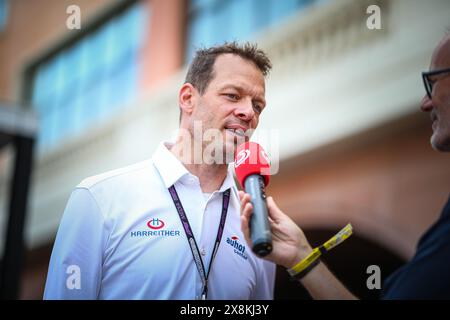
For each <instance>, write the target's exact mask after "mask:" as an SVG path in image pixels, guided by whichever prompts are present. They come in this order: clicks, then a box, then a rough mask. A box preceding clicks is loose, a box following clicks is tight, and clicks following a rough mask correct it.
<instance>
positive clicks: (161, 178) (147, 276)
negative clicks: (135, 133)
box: [44, 143, 275, 299]
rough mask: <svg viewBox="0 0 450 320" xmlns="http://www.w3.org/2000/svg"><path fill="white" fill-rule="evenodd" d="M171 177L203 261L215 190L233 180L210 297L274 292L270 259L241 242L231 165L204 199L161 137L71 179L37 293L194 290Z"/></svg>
mask: <svg viewBox="0 0 450 320" xmlns="http://www.w3.org/2000/svg"><path fill="white" fill-rule="evenodd" d="M171 185H175V188H176V190H177V193H178V196H179V198H180V200H181V203H182V204H183V207H184V210H185V212H186V216H187V218H188V219H189V223H190V225H191V228H192V231H193V234H194V237H195V239H196V241H197V244H198V247H199V251H200V253H201V255H202V259H203V263H204V265H205V268H207V267H208V264H209V261H210V259H211V253H212V251H213V246H214V243H215V240H216V235H217V229H218V226H219V221H220V215H221V210H222V195H223V192H224V191H225V190H227V189H228V188H231V196H230V204H229V209H228V214H227V218H226V223H225V228H224V232H223V236H222V240H221V243H220V246H219V249H218V251H217V254H216V257H215V259H214V262H213V264H212V267H211V271H210V274H209V281H208V299H273V289H274V281H275V265H274V264H273V263H270V262H268V261H265V260H262V259H259V258H257V257H255V255H254V254H253V253H252V252H251V249H250V248H249V247H248V245H247V244H246V242H245V239H244V236H243V234H242V232H241V229H240V218H239V207H240V205H239V197H238V195H237V189H236V185H235V182H234V179H233V175H232V172H231V171H230V170H229V172H228V174H227V177H226V179H225V181H224V182H223V184H222V186H221V187H220V189H219V190H217V191H215V192H213V193H212V194H211V195H210V197H209V199H207V198H205V197H204V194H203V193H202V190H201V188H200V182H199V180H198V178H197V177H196V176H194V175H192V174H191V173H189V171H187V169H186V168H185V167H184V166H183V165H182V163H181V162H180V161H179V160H178V159H177V158H176V157H175V156H174V155H173V154H172V153H171V152H170V151H169V150H168V149H167V147H166V146H165V145H164V144H163V143H161V144H160V145H159V147H158V149H157V150H156V152H155V153H154V154H153V157H152V158H151V159H150V160H146V161H143V162H140V163H137V164H134V165H131V166H128V167H124V168H121V169H117V170H113V171H110V172H107V173H104V174H100V175H97V176H93V177H90V178H87V179H85V180H83V181H82V182H81V183H80V184H79V185H78V186H77V187H76V188H75V190H74V191H73V192H72V194H71V196H70V199H69V201H68V203H67V206H66V209H65V211H64V215H63V218H62V220H61V224H60V226H59V229H58V233H57V237H56V240H55V244H54V247H53V252H52V256H51V259H50V265H49V270H48V275H47V282H46V286H45V292H44V299H198V298H199V297H200V295H201V291H202V282H201V278H200V275H199V274H198V271H197V267H196V265H195V263H194V260H193V258H192V252H191V249H190V247H189V244H188V241H187V237H186V234H185V231H184V229H183V226H182V224H181V221H180V217H179V215H178V213H177V211H176V209H175V205H174V203H173V201H172V198H171V196H170V194H169V192H168V188H169V187H170V186H171Z"/></svg>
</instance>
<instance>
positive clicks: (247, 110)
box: [235, 100, 255, 122]
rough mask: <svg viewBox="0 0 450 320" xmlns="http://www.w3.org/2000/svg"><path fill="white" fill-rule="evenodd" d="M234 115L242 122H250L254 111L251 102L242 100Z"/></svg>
mask: <svg viewBox="0 0 450 320" xmlns="http://www.w3.org/2000/svg"><path fill="white" fill-rule="evenodd" d="M235 115H236V116H237V117H238V118H239V119H241V120H243V121H246V122H248V121H251V120H252V119H253V118H254V117H255V110H253V102H252V101H251V100H250V101H248V100H244V101H242V103H240V104H239V107H238V108H236V110H235Z"/></svg>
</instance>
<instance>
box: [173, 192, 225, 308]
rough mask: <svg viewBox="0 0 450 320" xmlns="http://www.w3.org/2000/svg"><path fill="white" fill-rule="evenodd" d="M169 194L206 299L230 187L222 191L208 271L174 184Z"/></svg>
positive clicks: (203, 297)
mask: <svg viewBox="0 0 450 320" xmlns="http://www.w3.org/2000/svg"><path fill="white" fill-rule="evenodd" d="M169 192H170V195H171V196H172V200H173V203H174V204H175V208H176V209H177V211H178V215H179V216H180V220H181V224H182V225H183V228H184V232H185V233H186V236H187V239H188V242H189V247H190V248H191V252H192V257H193V258H194V262H195V265H196V266H197V270H198V273H199V275H200V278H201V279H202V284H203V288H202V299H203V300H206V297H207V294H208V277H209V272H210V271H211V265H212V262H213V260H214V257H215V256H216V253H217V250H218V249H219V244H220V240H221V239H222V234H223V228H224V226H225V220H226V218H227V211H228V204H229V203H230V189H227V190H225V192H224V193H223V200H222V215H221V217H220V223H219V228H218V230H217V237H216V242H215V244H214V249H213V252H212V255H211V260H210V261H209V266H208V273H206V271H205V266H204V264H203V260H202V258H201V256H200V251H199V250H198V246H197V242H196V241H195V238H194V234H193V233H192V229H191V225H190V224H189V220H188V218H187V216H186V213H185V211H184V208H183V205H182V204H181V201H180V198H179V197H178V194H177V190H175V186H174V185H173V186H171V187H170V188H169Z"/></svg>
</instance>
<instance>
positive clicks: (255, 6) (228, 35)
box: [186, 0, 313, 61]
mask: <svg viewBox="0 0 450 320" xmlns="http://www.w3.org/2000/svg"><path fill="white" fill-rule="evenodd" d="M311 2H313V0H191V2H190V8H189V25H188V35H187V38H188V41H187V44H188V45H187V51H186V59H187V60H188V61H189V60H190V59H191V58H192V57H193V55H194V52H195V50H196V49H197V48H199V47H205V46H206V47H207V46H211V45H215V44H218V43H222V42H224V41H233V40H251V38H252V36H253V35H254V34H255V33H256V32H257V31H260V30H262V29H263V28H266V27H269V26H271V25H273V24H275V23H277V22H279V21H281V20H283V19H285V18H286V17H288V16H289V15H291V14H292V13H294V12H296V11H297V10H299V9H301V8H303V7H305V6H307V5H308V4H310V3H311Z"/></svg>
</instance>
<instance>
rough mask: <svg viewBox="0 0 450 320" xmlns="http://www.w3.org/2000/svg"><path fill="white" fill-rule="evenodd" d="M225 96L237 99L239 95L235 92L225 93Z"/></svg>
mask: <svg viewBox="0 0 450 320" xmlns="http://www.w3.org/2000/svg"><path fill="white" fill-rule="evenodd" d="M226 96H227V97H228V98H230V99H231V100H239V96H238V95H237V94H233V93H227V94H226Z"/></svg>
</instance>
